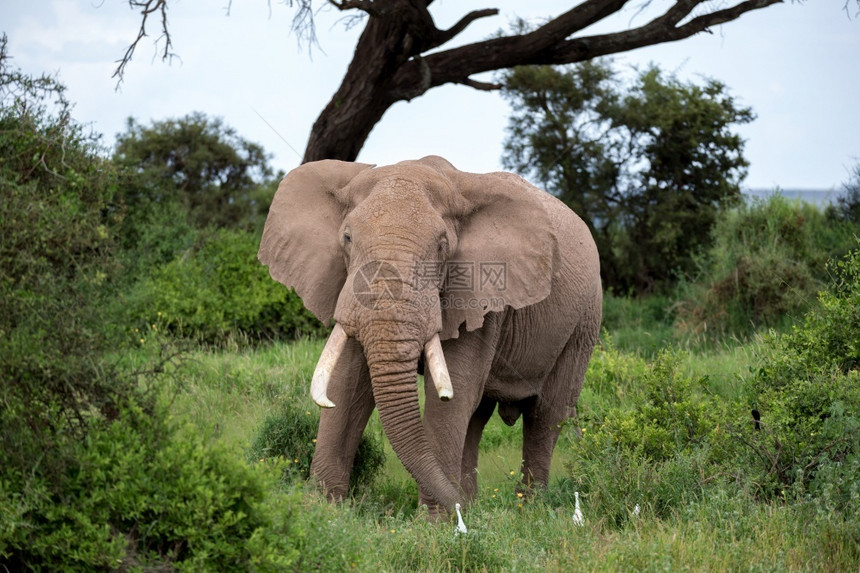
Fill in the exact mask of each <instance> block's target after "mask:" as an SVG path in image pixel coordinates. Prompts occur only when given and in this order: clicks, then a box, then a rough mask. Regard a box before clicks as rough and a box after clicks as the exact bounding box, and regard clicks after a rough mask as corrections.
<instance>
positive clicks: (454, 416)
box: [419, 318, 498, 516]
mask: <svg viewBox="0 0 860 573" xmlns="http://www.w3.org/2000/svg"><path fill="white" fill-rule="evenodd" d="M497 338H498V330H497V324H496V322H495V321H494V320H493V319H492V318H488V319H487V320H486V321H485V326H484V328H483V329H480V330H476V331H473V332H466V333H462V334H461V335H460V338H458V339H453V340H446V341H445V342H443V343H442V350H443V353H444V354H445V360H446V361H447V363H448V371H449V373H450V375H451V384H452V386H453V388H454V397H453V398H452V399H451V400H450V401H449V402H442V401H441V400H440V399H439V397H438V396H437V395H436V390H435V389H434V386H433V381H432V375H431V374H430V373H429V372H425V380H424V391H425V403H424V427H425V429H426V432H427V436H428V439H429V440H430V442H431V445H432V447H433V451H434V454H435V455H436V458H437V459H438V461H439V464H440V465H441V466H442V469H443V471H444V472H445V476H446V477H448V479H449V480H451V483H452V484H455V485H456V486H457V487H458V489H460V495H461V498H462V499H463V500H464V501H465V500H469V499H470V498H471V497H473V496H474V495H475V493H476V490H477V485H476V476H475V467H476V465H477V457H478V442H479V441H480V439H481V433H482V431H483V428H484V425H485V424H486V423H487V420H488V419H489V417H490V415H492V413H493V408H494V407H495V401H493V400H486V401H482V395H483V392H484V386H485V385H486V380H487V376H488V375H489V372H490V368H491V366H492V362H493V357H494V354H495V346H496V340H497ZM464 471H465V472H466V473H465V474H464V473H463V472H464ZM464 480H465V481H464ZM419 494H420V495H419V498H420V500H419V502H420V503H422V504H427V506H428V507H429V508H430V512H431V516H435V513H434V511H435V510H434V506H435V500H433V499H432V498H430V497H429V496H427V495H426V494H425V493H424V492H422V491H419Z"/></svg>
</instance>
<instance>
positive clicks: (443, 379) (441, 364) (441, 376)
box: [424, 334, 454, 402]
mask: <svg viewBox="0 0 860 573" xmlns="http://www.w3.org/2000/svg"><path fill="white" fill-rule="evenodd" d="M424 358H425V359H426V360H427V368H428V369H429V370H430V375H431V376H432V377H433V385H434V386H436V393H437V394H439V399H440V400H442V401H443V402H447V401H448V400H450V399H451V398H453V397H454V387H453V386H452V385H451V375H450V374H449V373H448V365H447V364H445V355H444V354H443V353H442V343H441V342H440V341H439V335H438V334H434V335H433V338H431V339H430V340H428V341H427V344H425V345H424Z"/></svg>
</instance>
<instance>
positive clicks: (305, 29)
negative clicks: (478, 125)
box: [115, 0, 860, 162]
mask: <svg viewBox="0 0 860 573" xmlns="http://www.w3.org/2000/svg"><path fill="white" fill-rule="evenodd" d="M171 1H173V0H129V6H131V7H132V8H138V9H140V10H141V26H140V30H139V33H138V36H137V38H136V39H135V40H134V42H133V43H132V44H131V45H130V46H129V48H128V49H127V51H126V53H125V54H124V56H123V57H122V59H121V60H120V63H119V65H118V67H117V69H116V72H115V76H117V77H118V78H119V79H120V80H121V79H122V75H123V73H124V70H125V66H126V64H127V63H128V62H129V61H130V60H131V58H132V57H133V55H134V51H135V48H136V46H137V44H138V43H139V42H140V40H141V39H142V38H144V37H145V36H146V35H147V28H146V26H147V22H148V19H149V18H150V17H152V16H153V15H155V16H156V17H160V20H161V36H162V38H163V40H162V41H163V50H162V57H163V59H168V58H170V57H171V56H172V55H173V54H172V51H171V38H170V33H169V29H168V25H167V11H168V7H169V5H170V2H171ZM858 1H859V2H860V0H858ZM781 2H782V0H733V1H731V2H718V1H713V0H675V1H674V2H673V3H672V4H671V5H670V6H669V7H667V8H666V9H665V10H664V11H663V12H662V13H660V14H658V15H656V16H655V17H653V18H652V19H651V20H650V21H648V22H647V23H645V24H643V25H642V26H638V27H635V28H630V29H627V30H621V31H617V32H612V33H606V34H596V35H578V34H579V33H580V32H582V31H583V30H585V29H586V28H588V27H590V26H592V25H593V24H595V23H597V22H600V21H603V20H606V19H607V18H610V17H611V16H613V15H616V14H618V13H619V12H620V11H621V10H622V9H623V8H624V7H625V6H627V5H628V4H631V2H630V1H629V0H584V1H580V2H578V3H577V4H576V5H575V6H573V7H572V8H571V9H570V10H568V11H567V12H564V13H563V14H560V15H558V16H556V17H555V18H552V19H549V20H547V21H546V22H545V23H544V24H543V25H541V26H539V27H537V28H535V29H534V30H531V31H528V32H514V33H512V34H509V35H500V36H497V37H494V38H490V39H487V40H483V41H480V42H474V43H472V44H467V45H464V46H459V47H456V48H449V49H440V48H442V46H444V45H445V44H447V43H448V42H450V41H451V40H452V39H454V38H455V37H456V36H457V35H459V34H460V33H461V32H462V31H463V30H465V29H466V28H467V27H468V26H469V24H471V23H472V22H474V21H475V20H477V19H480V18H486V17H489V16H495V15H497V14H498V10H496V9H492V8H490V9H484V10H475V11H472V12H469V13H467V14H466V15H464V16H463V17H462V18H461V19H460V20H459V21H458V22H457V23H456V24H454V25H453V26H452V27H451V28H449V29H447V30H440V29H439V28H437V27H436V24H435V23H434V21H433V16H432V15H431V14H430V11H429V7H430V5H431V4H432V3H433V2H432V0H423V1H421V0H328V4H330V5H332V6H334V7H336V8H337V9H338V10H341V11H344V12H345V13H348V14H353V15H355V16H356V17H359V16H360V17H366V20H367V23H366V24H365V27H364V30H363V32H362V34H361V37H360V38H359V40H358V44H357V45H356V47H355V53H354V55H353V59H352V62H351V63H350V65H349V67H348V69H347V72H346V75H345V76H344V78H343V81H342V82H341V85H340V87H339V88H338V90H337V91H336V92H335V94H334V95H333V96H332V98H331V100H330V101H329V103H328V104H327V105H326V106H325V108H324V109H323V110H322V112H321V113H320V115H319V117H318V118H317V120H316V122H315V123H314V125H313V128H312V130H311V134H310V138H309V140H308V144H307V147H306V149H305V154H304V159H303V161H304V162H307V161H314V160H318V159H341V160H345V161H354V160H355V158H356V157H357V156H358V152H359V151H360V150H361V147H362V146H363V145H364V142H365V140H366V139H367V137H368V135H369V134H370V131H371V129H373V126H374V125H376V123H377V122H378V121H379V120H380V119H381V118H382V116H383V114H384V113H385V111H386V110H387V109H388V108H390V107H391V106H392V105H393V104H395V103H396V102H398V101H409V100H411V99H413V98H416V97H419V96H421V95H423V94H425V93H426V92H427V91H428V90H430V89H432V88H434V87H438V86H441V85H445V84H450V83H454V84H462V85H466V86H469V87H472V88H475V89H480V90H494V89H498V88H499V87H500V86H499V85H497V84H490V83H486V82H480V81H477V80H475V79H473V78H472V76H473V75H475V74H479V73H482V72H489V71H497V70H504V69H508V68H512V67H514V66H520V65H556V64H570V63H575V62H584V61H587V60H590V59H592V58H595V57H598V56H604V55H608V54H614V53H620V52H626V51H629V50H633V49H636V48H641V47H643V46H650V45H654V44H660V43H664V42H673V41H677V40H681V39H684V38H688V37H690V36H693V35H695V34H698V33H700V32H704V31H708V30H709V29H710V28H711V27H713V26H717V25H719V24H723V23H726V22H730V21H732V20H735V19H737V18H739V17H740V16H741V15H743V14H745V13H747V12H750V11H753V10H760V9H763V8H766V7H768V6H770V5H772V4H777V3H781ZM848 2H849V0H846V2H845V9H846V10H847V9H848ZM650 4H651V2H650V1H646V2H644V5H643V6H640V5H637V6H636V7H637V8H639V9H641V10H643V11H646V12H647V11H648V10H649V9H650V8H651V5H650ZM289 5H290V6H291V7H292V6H295V7H296V8H297V12H296V16H295V18H294V20H293V29H294V30H295V31H298V32H299V34H300V35H303V36H304V37H305V38H306V39H307V40H308V41H313V38H314V28H313V13H314V2H313V0H289ZM228 6H229V1H228Z"/></svg>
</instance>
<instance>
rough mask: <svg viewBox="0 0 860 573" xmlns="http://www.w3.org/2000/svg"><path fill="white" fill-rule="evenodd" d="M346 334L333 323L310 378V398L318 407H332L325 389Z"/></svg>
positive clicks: (339, 326)
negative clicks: (312, 375)
mask: <svg viewBox="0 0 860 573" xmlns="http://www.w3.org/2000/svg"><path fill="white" fill-rule="evenodd" d="M346 340H347V335H346V332H344V330H343V328H342V327H341V325H340V324H335V325H334V329H333V330H332V331H331V335H330V336H329V337H328V341H327V342H326V343H325V348H323V351H322V354H320V359H319V362H317V367H316V369H315V370H314V377H313V378H312V379H311V398H313V401H314V402H316V404H317V406H319V407H320V408H334V402H332V401H331V400H329V399H328V396H326V391H327V390H328V382H329V379H331V373H332V370H334V367H335V364H337V360H338V358H340V355H341V354H342V353H343V349H344V346H346Z"/></svg>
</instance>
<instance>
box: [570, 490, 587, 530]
mask: <svg viewBox="0 0 860 573" xmlns="http://www.w3.org/2000/svg"><path fill="white" fill-rule="evenodd" d="M573 499H575V500H576V504H575V505H574V508H573V524H574V525H578V526H580V527H582V526H583V525H585V518H583V517H582V510H581V509H579V492H578V491H575V492H573Z"/></svg>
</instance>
